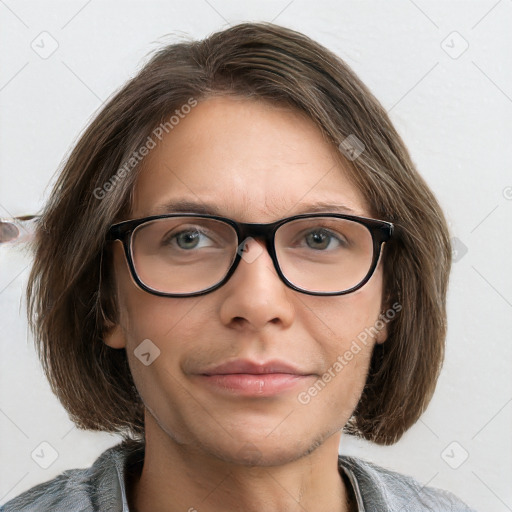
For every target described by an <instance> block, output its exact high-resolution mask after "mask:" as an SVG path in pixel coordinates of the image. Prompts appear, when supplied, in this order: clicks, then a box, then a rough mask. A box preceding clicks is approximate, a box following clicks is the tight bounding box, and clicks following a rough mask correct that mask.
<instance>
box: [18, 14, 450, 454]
mask: <svg viewBox="0 0 512 512" xmlns="http://www.w3.org/2000/svg"><path fill="white" fill-rule="evenodd" d="M218 94H226V95H236V96H241V97H247V98H255V99H258V100H261V101H267V102H271V103H273V104H281V105H285V106H287V107H292V108H293V109H295V110H297V111H300V112H302V113H303V114H305V115H306V116H308V117H309V118H310V119H312V120H313V121H314V122H315V123H316V125H317V126H318V127H319V128H320V130H321V131H322V132H323V134H324V136H325V137H326V138H327V140H329V141H330V142H331V143H332V144H334V145H335V146H336V147H340V146H339V145H340V143H342V145H343V141H345V140H346V139H347V137H349V136H355V137H357V139H358V140H359V141H360V142H361V143H362V144H364V151H363V152H362V153H361V154H360V155H359V156H358V157H357V158H355V159H352V158H346V154H345V155H344V154H343V152H341V151H340V152H339V157H340V161H342V162H343V163H344V165H345V167H346V168H347V170H348V172H349V173H350V176H351V178H352V179H353V180H354V182H355V183H356V185H357V187H358V188H359V190H360V191H361V192H362V194H363V195H364V197H365V198H366V199H367V201H368V203H369V205H370V207H371V210H372V214H373V216H374V217H375V218H378V219H382V220H387V221H390V222H393V223H394V224H395V225H396V227H397V230H396V233H397V236H394V237H393V238H392V240H391V241H390V242H389V243H387V244H386V245H385V247H384V251H383V255H382V257H383V270H384V281H383V303H384V305H388V306H389V305H390V304H392V303H395V302H398V303H399V304H400V305H401V306H402V309H401V311H400V314H398V315H397V316H396V317H395V318H394V319H393V320H392V321H391V322H390V323H389V324H388V338H387V341H386V342H385V343H383V344H380V345H376V346H375V348H374V351H373V354H372V360H371V364H370V369H369V373H368V376H367V380H366V385H365V387H364V390H363V393H362V396H361V398H360V401H359V403H358V405H357V407H356V409H355V411H354V414H353V416H352V417H351V418H350V420H349V422H348V423H347V425H346V426H345V431H347V432H349V433H351V434H355V435H358V436H362V437H364V438H366V439H368V440H371V441H373V442H376V443H379V444H392V443H394V442H396V441H397V440H398V439H399V438H400V437H401V436H402V434H403V433H404V432H405V431H406V430H407V429H408V428H409V427H410V426H411V425H413V424H414V423H415V422H416V421H417V419H418V418H419V416H420V415H421V413H422V412H423V411H424V410H425V408H426V407H427V405H428V403H429V401H430V399H431V397H432V394H433V392H434V389H435V385H436V381H437V377H438V375H439V371H440V368H441V364H442V360H443V355H444V343H445V337H446V291H447V283H448V276H449V271H450V266H451V248H450V239H449V234H448V228H447V225H446V221H445V218H444V215H443V212H442V210H441V208H440V207H439V204H438V202H437V201H436V199H435V197H434V195H433V194H432V192H431V191H430V189H429V187H428V186H427V184H426V183H425V181H424V180H423V179H422V177H421V176H420V175H419V174H418V172H417V170H416V169H415V166H414V165H413V163H412V161H411V158H410V156H409V153H408V151H407V149H406V147H405V145H404V143H403V141H402V139H401V138H400V136H399V135H398V133H397V132H396V130H395V128H394V127H393V126H392V124H391V121H390V119H389V118H388V115H387V113H386V111H385V110H384V108H383V107H382V106H381V105H380V103H379V102H378V101H377V99H376V98H375V97H374V96H373V94H372V93H371V92H370V91H369V89H368V88H367V87H366V86H365V85H364V84H363V83H362V82H361V81H360V80H359V78H358V77H357V76H356V75H355V73H354V72H353V71H352V70H351V69H350V68H349V67H348V66H347V64H346V63H345V62H344V61H343V60H341V59H340V58H338V57H337V56H336V55H334V54H333V53H332V52H330V51H329V50H327V49H326V48H324V47H323V46H321V45H320V44H318V43H317V42H315V41H313V40H311V39H310V38H308V37H306V36H305V35H303V34H300V33H298V32H295V31H293V30H290V29H287V28H283V27H280V26H277V25H273V24H270V23H243V24H239V25H236V26H233V27H230V28H228V29H226V30H223V31H220V32H217V33H214V34H213V35H211V36H209V37H207V38H205V39H204V40H200V41H192V42H181V43H177V44H171V45H168V46H165V47H163V48H161V49H160V50H158V51H157V52H156V53H155V54H153V55H152V56H151V58H150V59H149V61H148V62H147V63H146V64H145V65H144V66H143V68H142V69H141V70H140V71H139V72H138V74H137V75H136V76H134V77H133V78H132V79H130V80H129V81H128V82H127V83H126V84H125V85H124V86H123V87H122V88H121V89H120V90H119V91H118V92H117V93H116V94H114V95H113V97H112V98H111V99H110V100H109V101H108V102H107V103H106V104H105V105H104V106H103V108H102V109H101V111H100V112H99V113H98V114H97V115H96V117H95V118H94V119H93V120H92V122H91V123H90V124H89V126H88V127H87V128H86V129H85V130H84V132H83V134H82V135H81V136H80V138H79V140H78V142H77V143H76V145H75V146H74V148H73V150H72V151H71V153H70V154H69V156H68V158H67V159H66V161H65V162H64V163H63V166H62V170H61V172H60V175H59V177H58V180H57V182H56V184H55V187H54V189H53V191H52V193H51V196H50V198H49V201H48V203H47V204H46V206H45V208H44V210H43V212H42V215H41V220H40V223H39V226H38V228H37V231H36V236H35V239H34V249H35V259H34V264H33V268H32V271H31V274H30V278H29V283H28V287H27V299H28V315H29V322H30V326H31V328H32V331H33V332H34V337H35V343H36V347H37V351H38V355H39V357H40V359H41V362H42V364H43V368H44V371H45V373H46V375H47V377H48V379H49V381H50V384H51V387H52V390H53V392H54V393H55V394H56V395H57V397H58V398H59V399H60V401H61V402H62V404H63V405H64V407H65V408H66V410H67V411H68V413H69V414H70V417H71V419H72V420H73V421H74V422H75V423H76V424H77V426H78V427H79V428H83V429H92V430H101V431H107V432H115V433H119V434H121V435H122V436H124V437H126V438H136V439H142V438H143V434H144V415H143V404H142V401H141V399H140V397H139V394H138V392H137V390H136V388H135V385H134V382H133V380H132V376H131V373H130V369H129V366H128V362H127V357H126V352H125V350H124V349H121V350H119V349H118V350H116V349H112V348H110V347H108V346H107V345H106V344H105V343H104V342H103V341H102V335H103V334H104V333H105V332H106V331H107V330H108V329H109V328H111V327H112V326H113V325H114V323H115V322H116V319H117V314H118V312H117V307H116V302H115V297H114V291H113V278H112V271H111V260H110V258H109V257H107V256H108V254H109V253H108V252H106V251H105V247H106V242H105V239H106V233H107V231H108V228H109V226H110V225H111V224H112V223H113V222H116V221H119V220H124V219H126V218H129V217H128V216H129V213H130V208H131V200H132V192H133V188H134V186H135V182H136V177H137V174H138V171H139V170H140V168H141V165H142V163H143V159H141V160H140V154H141V148H142V147H143V146H145V145H146V146H147V145H148V142H149V139H148V137H151V134H154V133H155V132H154V130H155V128H156V127H162V126H164V127H165V126H167V129H166V131H169V130H170V129H172V126H171V125H172V120H171V121H169V119H170V116H172V115H173V114H176V115H178V114H179V113H180V112H182V113H183V112H185V111H186V109H184V108H183V106H184V105H187V104H188V105H190V104H192V103H193V102H194V101H201V100H203V99H206V98H208V97H210V96H212V95H218ZM166 123H167V124H166ZM349 140H350V139H349ZM135 155H139V156H138V157H136V156H135ZM139 160H140V161H139ZM102 258H103V259H104V261H103V265H102V264H101V262H102ZM101 269H103V270H101Z"/></svg>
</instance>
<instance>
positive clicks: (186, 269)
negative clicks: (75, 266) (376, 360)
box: [107, 213, 394, 297]
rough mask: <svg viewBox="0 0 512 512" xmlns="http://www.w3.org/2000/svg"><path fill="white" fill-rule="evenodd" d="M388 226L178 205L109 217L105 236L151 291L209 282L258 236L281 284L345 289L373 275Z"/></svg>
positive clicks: (201, 288)
mask: <svg viewBox="0 0 512 512" xmlns="http://www.w3.org/2000/svg"><path fill="white" fill-rule="evenodd" d="M393 228H394V226H393V224H392V223H390V222H386V221H382V220H376V219H368V218H365V217H356V216H352V215H344V214H337V213H327V214H325V213H313V214H301V215H295V216H293V217H287V218H285V219H281V220H278V221H276V222H271V223H268V224H256V223H242V222H235V221H234V220H232V219H228V218H225V217H219V216H216V215H206V214H204V215H202V214H201V215H199V214H194V213H179V214H168V215H158V216H152V217H145V218H143V219H136V220H128V221H124V222H120V223H118V224H114V225H112V226H111V227H110V229H109V232H108V235H107V240H110V241H114V240H121V241H122V243H123V247H124V252H125V255H126V259H127V262H128V265H129V268H130V271H131V274H132V276H133V279H134V280H135V282H136V283H137V285H138V286H139V287H140V288H142V289H143V290H145V291H147V292H149V293H152V294H154V295H160V296H164V297H191V296H196V295H203V294H205V293H209V292H212V291H213V290H216V289H217V288H219V287H221V286H222V285H223V284H225V283H226V282H227V281H228V279H229V278H230V277H231V275H232V274H233V273H234V272H235V270H236V268H237V266H238V264H239V263H240V260H241V259H244V260H245V261H248V262H251V261H252V260H253V259H254V258H255V257H257V255H256V253H255V252H254V251H256V249H257V248H259V246H254V247H255V248H254V251H251V250H250V249H249V250H248V249H247V242H250V241H251V239H252V238H262V239H263V240H264V241H265V243H266V248H267V250H268V253H269V254H270V257H271V258H272V261H273V263H274V267H275V269H276V271H277V274H278V275H279V277H280V278H281V280H282V281H283V282H284V283H285V284H286V285H287V286H288V287H290V288H292V289H293V290H296V291H299V292H302V293H306V294H309V295H344V294H347V293H351V292H354V291H356V290H358V289H359V288H361V287H362V286H363V285H364V284H365V283H366V282H367V281H368V280H369V279H370V277H371V276H372V275H373V273H374V271H375V268H376V267H377V263H378V260H379V256H380V253H381V248H382V244H383V243H384V242H387V241H388V240H389V239H390V238H391V236H392V233H393ZM251 247H252V244H251ZM255 255H256V256H255Z"/></svg>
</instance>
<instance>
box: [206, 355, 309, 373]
mask: <svg viewBox="0 0 512 512" xmlns="http://www.w3.org/2000/svg"><path fill="white" fill-rule="evenodd" d="M233 373H244V374H251V375H263V374H268V373H281V374H284V373H286V374H290V375H310V374H309V373H308V372H304V371H301V370H299V369H297V368H295V367H294V366H292V365H290V364H288V363H285V362H284V361H278V360H272V361H267V362H264V363H258V362H254V361H248V360H245V359H237V360H235V361H229V362H226V363H222V364H220V365H218V366H215V367H214V368H211V369H209V370H207V371H204V372H202V375H228V374H233Z"/></svg>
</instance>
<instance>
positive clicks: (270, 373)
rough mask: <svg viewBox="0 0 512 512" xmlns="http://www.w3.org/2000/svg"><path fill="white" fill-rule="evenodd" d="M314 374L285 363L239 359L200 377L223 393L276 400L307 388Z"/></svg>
mask: <svg viewBox="0 0 512 512" xmlns="http://www.w3.org/2000/svg"><path fill="white" fill-rule="evenodd" d="M311 377H312V374H308V373H306V372H303V371H300V370H299V369H297V368H294V367H293V366H291V365H289V364H287V363H284V362H282V361H277V360H273V361H267V362H265V363H256V362H252V361H247V360H242V359H238V360H235V361H230V362H227V363H223V364H221V365H219V366H216V367H214V368H211V369H208V370H206V371H204V372H203V373H201V374H200V378H201V380H203V381H204V382H205V383H206V384H209V385H211V386H213V387H214V388H216V389H217V390H219V391H224V392H228V393H235V394H238V395H242V396H257V397H263V396H272V395H276V394H278V393H280V392H283V391H286V390H288V389H291V388H293V387H295V386H297V385H299V384H303V383H304V382H305V381H306V380H307V379H308V378H311Z"/></svg>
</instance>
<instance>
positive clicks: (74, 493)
mask: <svg viewBox="0 0 512 512" xmlns="http://www.w3.org/2000/svg"><path fill="white" fill-rule="evenodd" d="M143 458H144V446H143V445H141V444H136V443H134V442H129V443H120V444H118V445H117V446H114V447H112V448H109V449H108V450H106V451H105V452H103V453H102V454H101V455H100V457H98V459H97V460H96V462H95V463H94V464H93V465H92V466H91V467H90V468H86V469H70V470H67V471H64V472H63V473H62V474H60V475H59V476H57V477H56V478H54V479H53V480H50V481H48V482H45V483H42V484H39V485H37V486H35V487H32V488H31V489H29V490H28V491H26V492H24V493H22V494H20V495H19V496H18V497H16V498H14V499H12V500H11V501H9V502H8V503H6V504H4V505H3V506H0V512H71V511H72V512H100V511H101V512H107V511H108V512H129V510H130V509H129V508H128V502H127V497H126V481H127V475H128V468H129V467H130V466H131V464H133V462H134V461H139V463H140V461H142V460H143ZM338 467H339V471H340V475H342V476H343V475H346V477H347V478H348V480H349V481H350V483H351V484H352V490H353V496H354V498H355V501H356V502H357V510H359V511H360V512H422V511H435V512H448V511H450V512H474V511H473V510H472V509H470V508H469V507H468V506H467V505H465V504H464V503H463V502H462V501H460V500H459V499H458V498H456V497H455V496H454V495H453V494H451V493H449V492H447V491H443V490H440V489H434V488H432V487H423V486H422V485H421V484H420V483H419V482H417V481H416V480H414V479H412V478H410V477H407V476H404V475H401V474H399V473H395V472H393V471H389V470H387V469H384V468H381V467H379V466H376V465H374V464H372V463H370V462H366V461H364V460H361V459H359V458H355V457H348V456H344V455H340V456H339V457H338Z"/></svg>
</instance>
